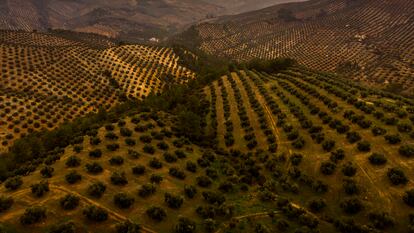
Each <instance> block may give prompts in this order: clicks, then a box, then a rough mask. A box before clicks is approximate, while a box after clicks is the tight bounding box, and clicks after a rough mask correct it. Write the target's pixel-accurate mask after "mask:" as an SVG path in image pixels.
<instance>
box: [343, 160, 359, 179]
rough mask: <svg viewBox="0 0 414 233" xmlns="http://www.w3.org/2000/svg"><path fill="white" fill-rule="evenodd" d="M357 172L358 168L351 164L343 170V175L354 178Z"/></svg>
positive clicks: (346, 165)
mask: <svg viewBox="0 0 414 233" xmlns="http://www.w3.org/2000/svg"><path fill="white" fill-rule="evenodd" d="M356 171H357V169H356V167H355V166H354V165H353V164H352V163H351V162H349V163H347V164H345V165H344V166H343V168H342V173H343V174H344V175H345V176H354V175H355V174H356Z"/></svg>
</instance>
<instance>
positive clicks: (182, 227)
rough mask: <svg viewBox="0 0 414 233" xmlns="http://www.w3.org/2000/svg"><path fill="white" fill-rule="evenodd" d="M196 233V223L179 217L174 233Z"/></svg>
mask: <svg viewBox="0 0 414 233" xmlns="http://www.w3.org/2000/svg"><path fill="white" fill-rule="evenodd" d="M194 232H196V223H195V222H194V221H192V220H190V219H188V218H184V217H180V218H179V219H178V224H177V225H176V226H175V228H174V233H194Z"/></svg>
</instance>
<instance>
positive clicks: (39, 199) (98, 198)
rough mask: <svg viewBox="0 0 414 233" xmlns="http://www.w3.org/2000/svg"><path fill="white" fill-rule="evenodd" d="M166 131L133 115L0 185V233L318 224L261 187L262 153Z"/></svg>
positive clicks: (160, 122)
mask: <svg viewBox="0 0 414 233" xmlns="http://www.w3.org/2000/svg"><path fill="white" fill-rule="evenodd" d="M174 125H176V119H175V117H173V116H171V115H168V114H165V113H162V112H157V113H155V112H152V113H133V114H130V116H129V117H127V118H125V119H119V120H118V121H117V122H114V123H111V124H107V125H105V126H104V127H102V128H98V129H96V130H92V131H90V132H88V134H87V135H85V136H80V137H78V138H77V139H76V140H75V141H76V142H74V143H73V145H71V146H69V147H67V148H66V149H64V150H55V151H54V152H53V153H52V154H50V155H49V156H48V157H47V158H46V159H44V160H43V163H42V162H41V161H42V160H38V161H39V162H37V163H36V165H38V169H37V170H36V171H34V172H31V173H30V174H27V175H26V176H23V177H21V176H16V177H13V178H9V179H8V180H7V181H5V182H4V183H3V184H2V186H1V188H0V227H3V228H4V229H8V230H11V229H13V230H15V231H17V232H27V231H28V229H30V232H62V230H63V229H68V231H67V232H74V231H69V230H70V229H76V231H75V232H97V231H103V232H119V233H121V232H134V233H135V232H177V233H179V232H253V231H257V230H260V229H263V230H266V231H264V232H270V231H269V230H272V231H271V232H275V230H277V229H278V227H279V228H281V229H282V228H286V227H288V228H289V229H295V228H299V227H300V225H308V226H309V227H312V228H314V227H315V226H316V225H317V222H318V220H317V219H318V218H319V217H318V216H316V215H315V214H313V213H311V212H309V211H307V210H302V209H300V206H299V204H298V203H295V202H293V201H292V202H289V201H287V200H286V199H284V198H283V197H282V196H279V195H277V194H276V193H272V192H270V191H268V190H266V189H264V188H260V187H261V185H263V184H268V185H272V184H273V183H272V182H271V180H272V179H271V177H272V172H271V171H265V170H263V171H261V169H259V168H260V167H262V166H264V164H263V162H264V161H262V162H260V160H259V158H262V159H263V158H264V157H263V156H267V155H266V154H265V153H261V152H257V153H254V154H236V153H233V154H232V155H230V154H227V153H224V154H217V153H215V152H214V151H213V150H211V149H208V148H200V147H198V146H195V145H193V144H191V143H190V142H189V141H188V140H187V139H185V138H182V137H177V136H176V135H175V133H174V131H173V128H174V127H172V126H174ZM32 165H35V164H34V163H33V164H32ZM255 172H256V173H257V172H258V174H256V173H255ZM276 199H277V200H278V201H277V202H276ZM292 213H293V214H295V215H298V216H301V219H304V220H306V221H304V222H302V221H299V220H298V219H292V218H291V217H289V214H292ZM249 219H250V220H251V219H256V220H255V222H251V221H250V220H249ZM276 222H277V223H278V224H275V223H276ZM138 223H139V224H140V225H137V224H138ZM240 227H242V228H240ZM319 228H320V229H323V230H325V231H329V230H331V229H332V227H331V226H329V224H326V223H324V222H320V224H319ZM0 229H1V228H0ZM125 229H129V231H126V230H125ZM259 232H263V231H259ZM284 232H286V231H284ZM289 232H290V231H289Z"/></svg>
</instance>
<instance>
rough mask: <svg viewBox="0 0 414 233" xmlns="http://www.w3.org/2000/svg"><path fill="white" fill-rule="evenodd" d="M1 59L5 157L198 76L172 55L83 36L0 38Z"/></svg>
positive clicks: (8, 34)
mask: <svg viewBox="0 0 414 233" xmlns="http://www.w3.org/2000/svg"><path fill="white" fill-rule="evenodd" d="M0 54H1V56H0V66H1V67H0V69H1V80H0V100H1V101H0V116H1V117H0V141H1V145H0V152H4V151H5V150H7V148H8V147H9V146H10V145H11V144H12V142H13V141H14V140H15V139H17V138H20V137H21V136H23V135H26V134H27V133H30V132H34V131H39V130H42V129H48V130H50V129H53V128H55V127H56V126H58V125H60V124H62V123H63V122H66V121H72V120H73V119H76V118H77V117H80V116H84V115H86V114H87V113H90V112H97V111H98V110H99V109H109V108H111V107H113V106H115V105H117V104H119V103H121V102H124V101H125V100H127V99H141V98H144V97H146V96H148V95H149V94H150V93H151V92H153V93H158V92H160V91H161V90H162V88H163V87H164V85H165V84H172V83H184V82H186V81H188V80H189V79H193V78H194V76H195V74H194V73H193V72H192V71H190V70H188V69H187V68H185V67H183V66H181V65H180V64H178V59H179V58H178V56H177V55H175V54H174V52H173V51H172V49H170V48H165V47H152V46H143V45H122V46H117V45H116V44H115V42H114V41H112V40H110V39H108V38H106V37H101V36H97V35H91V34H83V33H70V32H53V33H31V32H22V31H0Z"/></svg>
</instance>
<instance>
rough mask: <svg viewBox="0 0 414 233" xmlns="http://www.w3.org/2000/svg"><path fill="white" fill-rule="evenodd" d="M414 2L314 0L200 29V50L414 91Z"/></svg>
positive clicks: (204, 24) (210, 23) (198, 33)
mask: <svg viewBox="0 0 414 233" xmlns="http://www.w3.org/2000/svg"><path fill="white" fill-rule="evenodd" d="M413 11H414V3H413V1H410V0H395V1H386V0H366V1H355V0H333V1H331V0H311V1H308V2H303V3H291V4H282V5H277V6H274V7H270V8H266V9H263V10H259V11H254V12H248V13H245V14H240V15H236V16H228V17H222V18H221V19H219V20H217V21H215V22H209V23H202V24H199V25H197V26H195V28H194V29H195V34H196V35H197V37H198V38H199V42H200V44H199V47H200V48H201V49H202V50H204V51H206V52H207V53H210V54H214V55H221V56H224V57H230V58H233V59H236V60H239V61H245V60H250V59H252V58H264V59H270V58H277V57H291V58H294V59H296V60H297V61H298V62H300V63H301V64H303V65H306V66H307V67H309V68H313V69H315V70H324V71H336V72H340V73H343V74H346V75H348V76H349V77H350V78H352V79H354V80H360V81H364V82H366V83H369V84H373V85H376V86H382V87H383V86H386V85H388V84H390V83H392V84H399V85H400V87H402V89H405V93H406V94H411V95H412V94H413V93H414V79H413V76H414V70H413V65H412V64H413V62H414V57H413V54H414V44H413V41H414V16H413V14H412V12H413Z"/></svg>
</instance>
